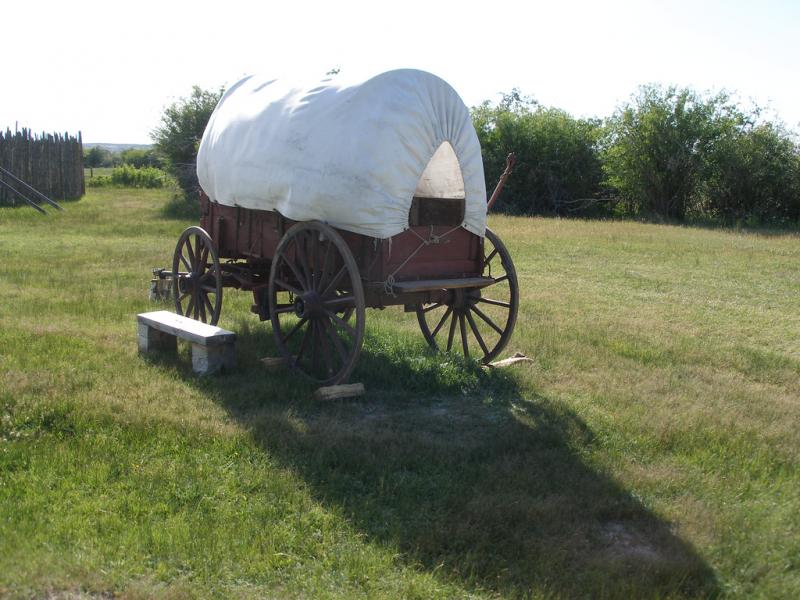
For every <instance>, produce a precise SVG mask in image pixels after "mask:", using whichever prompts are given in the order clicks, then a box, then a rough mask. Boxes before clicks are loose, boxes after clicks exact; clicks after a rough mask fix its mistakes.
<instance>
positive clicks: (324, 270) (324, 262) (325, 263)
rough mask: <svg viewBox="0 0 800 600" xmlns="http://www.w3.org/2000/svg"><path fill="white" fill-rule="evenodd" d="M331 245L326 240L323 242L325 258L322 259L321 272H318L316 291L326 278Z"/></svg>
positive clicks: (320, 287)
mask: <svg viewBox="0 0 800 600" xmlns="http://www.w3.org/2000/svg"><path fill="white" fill-rule="evenodd" d="M331 246H333V243H332V242H331V241H330V240H327V242H326V244H325V258H323V259H322V273H320V277H319V281H318V282H317V288H316V290H317V291H320V290H321V289H322V286H323V285H325V283H326V281H327V279H328V259H329V258H330V255H331Z"/></svg>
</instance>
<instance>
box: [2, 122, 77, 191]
mask: <svg viewBox="0 0 800 600" xmlns="http://www.w3.org/2000/svg"><path fill="white" fill-rule="evenodd" d="M0 167H3V168H4V169H6V170H8V171H10V172H11V173H13V174H14V175H16V176H17V177H19V178H20V179H22V180H23V181H25V182H26V183H27V184H28V185H31V186H33V187H34V188H35V189H37V190H38V191H40V192H41V193H42V194H44V195H45V196H47V197H49V198H52V199H53V200H74V199H77V198H80V197H81V196H83V194H84V193H85V192H86V187H85V183H84V179H83V141H82V139H81V134H80V133H78V135H77V137H76V136H71V135H69V134H68V133H65V134H63V135H61V134H58V133H55V134H44V133H43V134H42V135H41V136H39V135H34V134H32V133H31V131H30V129H22V130H21V131H17V132H13V133H12V131H11V130H10V129H8V130H6V132H5V133H4V134H3V133H0ZM17 203H19V199H18V198H17V197H15V194H13V193H12V192H11V191H9V190H6V189H2V188H0V204H6V205H8V204H11V205H13V204H17Z"/></svg>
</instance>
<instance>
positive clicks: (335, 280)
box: [320, 265, 347, 298]
mask: <svg viewBox="0 0 800 600" xmlns="http://www.w3.org/2000/svg"><path fill="white" fill-rule="evenodd" d="M346 272H347V265H344V266H342V268H341V269H339V272H338V273H336V276H335V277H334V278H333V279H332V280H331V282H330V283H329V284H328V285H327V287H326V288H325V291H324V292H322V294H320V295H321V296H322V297H323V298H326V297H327V296H328V294H330V293H331V292H332V291H334V290H335V289H336V286H337V285H338V284H339V281H340V280H341V278H342V277H344V274H345V273H346Z"/></svg>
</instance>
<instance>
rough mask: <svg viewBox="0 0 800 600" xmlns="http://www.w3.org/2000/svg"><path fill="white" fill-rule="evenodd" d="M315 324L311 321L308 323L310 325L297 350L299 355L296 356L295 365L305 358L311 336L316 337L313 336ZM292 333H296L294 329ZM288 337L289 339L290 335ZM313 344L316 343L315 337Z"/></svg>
mask: <svg viewBox="0 0 800 600" xmlns="http://www.w3.org/2000/svg"><path fill="white" fill-rule="evenodd" d="M313 326H314V323H313V322H311V323H309V324H308V327H306V332H305V334H304V335H303V340H302V341H301V342H300V348H299V349H298V350H297V356H295V357H294V364H295V366H297V365H299V364H300V359H301V358H303V353H304V352H305V351H306V348H307V347H308V342H309V338H313V337H314V336H313ZM291 333H292V334H294V331H292V332H291ZM286 339H288V336H287V337H286ZM311 345H312V346H313V345H314V340H313V339H312V340H311Z"/></svg>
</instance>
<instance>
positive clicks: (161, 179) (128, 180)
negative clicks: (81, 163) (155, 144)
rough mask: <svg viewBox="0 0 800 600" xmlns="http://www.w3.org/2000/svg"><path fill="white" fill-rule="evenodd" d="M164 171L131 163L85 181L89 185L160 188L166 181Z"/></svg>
mask: <svg viewBox="0 0 800 600" xmlns="http://www.w3.org/2000/svg"><path fill="white" fill-rule="evenodd" d="M166 177H167V176H166V173H164V171H162V170H161V169H156V168H155V167H144V168H141V169H137V168H136V167H132V166H131V165H122V166H121V167H115V168H114V169H113V170H112V171H111V175H110V176H105V175H98V176H97V177H92V178H90V179H88V180H87V181H86V185H87V186H89V187H108V186H116V187H133V188H160V187H164V184H165V182H166Z"/></svg>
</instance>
